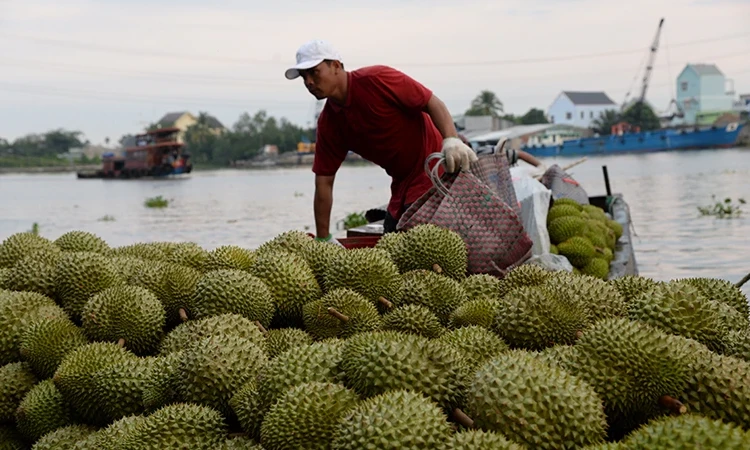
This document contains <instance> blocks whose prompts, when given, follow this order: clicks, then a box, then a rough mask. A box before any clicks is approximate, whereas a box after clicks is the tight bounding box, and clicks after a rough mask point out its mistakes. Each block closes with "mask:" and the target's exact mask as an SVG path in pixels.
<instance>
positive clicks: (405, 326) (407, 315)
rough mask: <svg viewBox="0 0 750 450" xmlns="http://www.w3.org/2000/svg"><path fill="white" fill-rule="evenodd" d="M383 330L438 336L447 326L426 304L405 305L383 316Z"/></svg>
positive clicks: (431, 336) (430, 336) (427, 336)
mask: <svg viewBox="0 0 750 450" xmlns="http://www.w3.org/2000/svg"><path fill="white" fill-rule="evenodd" d="M383 330H390V331H399V332H402V333H409V334H415V335H418V336H423V337H426V338H436V337H438V336H440V335H441V334H443V332H444V331H445V328H443V326H442V325H441V324H440V321H439V320H438V318H437V316H436V315H435V314H434V313H433V312H432V311H430V310H429V309H427V308H425V307H424V306H419V305H405V306H401V307H399V308H396V309H394V310H393V311H390V312H388V313H386V314H385V315H384V316H383Z"/></svg>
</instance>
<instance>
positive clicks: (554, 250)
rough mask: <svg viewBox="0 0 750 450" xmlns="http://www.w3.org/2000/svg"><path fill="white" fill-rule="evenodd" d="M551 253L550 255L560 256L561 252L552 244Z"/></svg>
mask: <svg viewBox="0 0 750 450" xmlns="http://www.w3.org/2000/svg"><path fill="white" fill-rule="evenodd" d="M549 253H550V255H559V254H560V252H559V251H558V250H557V245H555V244H551V245H550V246H549Z"/></svg>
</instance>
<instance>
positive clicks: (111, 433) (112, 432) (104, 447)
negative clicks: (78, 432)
mask: <svg viewBox="0 0 750 450" xmlns="http://www.w3.org/2000/svg"><path fill="white" fill-rule="evenodd" d="M145 420H146V416H144V415H137V416H136V415H133V416H127V417H123V418H122V419H119V420H116V421H114V422H112V423H111V424H109V425H107V426H106V427H103V428H100V429H98V430H97V431H95V432H93V433H91V434H89V435H88V436H86V437H85V438H84V439H82V440H80V441H78V442H76V445H75V447H74V450H121V449H122V442H123V438H124V437H125V436H127V435H128V434H130V432H132V431H133V430H135V429H136V427H137V426H139V425H140V424H141V423H142V422H143V421H145Z"/></svg>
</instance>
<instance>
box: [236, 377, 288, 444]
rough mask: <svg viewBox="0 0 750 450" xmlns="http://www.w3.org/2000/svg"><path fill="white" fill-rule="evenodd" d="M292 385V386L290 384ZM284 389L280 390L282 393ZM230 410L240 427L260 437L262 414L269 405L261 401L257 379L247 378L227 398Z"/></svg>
mask: <svg viewBox="0 0 750 450" xmlns="http://www.w3.org/2000/svg"><path fill="white" fill-rule="evenodd" d="M292 387H293V386H292ZM283 392H285V391H282V394H283ZM229 406H231V407H232V412H233V413H234V415H235V416H237V421H238V422H239V424H240V426H241V427H242V429H243V430H244V431H245V432H246V433H247V434H248V436H251V437H253V438H255V439H260V427H261V425H262V423H263V415H264V414H265V412H266V411H267V410H268V408H270V406H269V405H268V404H266V403H264V402H263V400H262V399H261V397H260V394H259V392H258V382H257V380H254V379H253V380H248V381H247V382H246V383H245V384H244V386H242V387H241V388H240V389H238V390H237V392H235V393H234V395H233V396H232V398H231V399H230V400H229Z"/></svg>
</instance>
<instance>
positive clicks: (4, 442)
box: [0, 425, 29, 450]
mask: <svg viewBox="0 0 750 450" xmlns="http://www.w3.org/2000/svg"><path fill="white" fill-rule="evenodd" d="M0 448H2V450H28V448H29V446H28V445H27V444H26V442H25V441H24V439H23V436H21V433H19V432H18V430H16V429H15V427H13V426H10V425H0Z"/></svg>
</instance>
